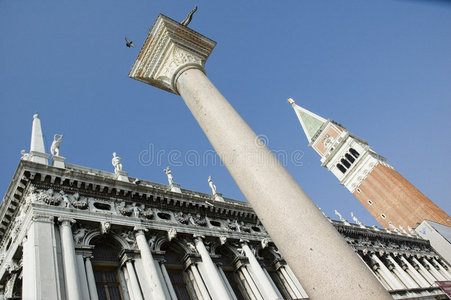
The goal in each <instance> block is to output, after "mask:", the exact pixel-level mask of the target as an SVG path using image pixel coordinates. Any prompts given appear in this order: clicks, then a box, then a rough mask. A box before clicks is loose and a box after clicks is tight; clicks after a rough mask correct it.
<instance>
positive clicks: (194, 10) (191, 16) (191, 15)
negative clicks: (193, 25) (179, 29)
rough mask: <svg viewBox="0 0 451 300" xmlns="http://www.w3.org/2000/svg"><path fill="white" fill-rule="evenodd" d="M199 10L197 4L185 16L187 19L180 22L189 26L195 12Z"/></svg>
mask: <svg viewBox="0 0 451 300" xmlns="http://www.w3.org/2000/svg"><path fill="white" fill-rule="evenodd" d="M196 10H197V5H196V6H195V7H194V8H193V9H192V10H191V11H190V12H189V13H188V16H187V17H186V18H185V20H183V21H182V22H180V24H182V26H185V27H187V26H188V24H189V23H190V22H191V20H192V19H193V14H194V13H195V12H196Z"/></svg>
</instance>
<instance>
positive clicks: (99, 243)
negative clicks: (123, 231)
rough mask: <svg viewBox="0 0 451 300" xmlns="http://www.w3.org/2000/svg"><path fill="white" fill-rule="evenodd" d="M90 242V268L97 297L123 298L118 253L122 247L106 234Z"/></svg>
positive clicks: (109, 299) (113, 299)
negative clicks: (91, 253)
mask: <svg viewBox="0 0 451 300" xmlns="http://www.w3.org/2000/svg"><path fill="white" fill-rule="evenodd" d="M91 244H92V245H94V249H93V256H94V258H93V259H92V268H93V271H94V278H95V281H96V288H97V295H98V297H99V299H100V300H103V299H105V300H122V299H124V297H123V291H122V288H121V284H120V275H119V253H120V251H121V250H122V247H121V246H120V245H119V244H118V243H117V242H116V241H115V240H113V239H112V238H109V237H107V236H101V237H98V238H96V239H94V240H93V241H92V242H91Z"/></svg>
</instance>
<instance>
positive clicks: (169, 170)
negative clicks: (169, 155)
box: [163, 166, 174, 185]
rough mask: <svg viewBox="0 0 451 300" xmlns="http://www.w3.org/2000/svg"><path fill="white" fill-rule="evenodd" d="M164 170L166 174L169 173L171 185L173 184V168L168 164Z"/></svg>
mask: <svg viewBox="0 0 451 300" xmlns="http://www.w3.org/2000/svg"><path fill="white" fill-rule="evenodd" d="M163 172H165V173H166V175H168V182H169V185H173V184H174V177H172V172H171V168H169V166H167V167H166V169H164V170H163Z"/></svg>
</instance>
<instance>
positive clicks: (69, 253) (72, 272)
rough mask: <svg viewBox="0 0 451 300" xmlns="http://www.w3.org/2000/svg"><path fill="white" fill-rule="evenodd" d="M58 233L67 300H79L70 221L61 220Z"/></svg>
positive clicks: (79, 293) (78, 285)
mask: <svg viewBox="0 0 451 300" xmlns="http://www.w3.org/2000/svg"><path fill="white" fill-rule="evenodd" d="M60 232H61V246H62V252H63V263H64V274H65V279H66V281H65V282H66V295H67V299H69V300H71V299H74V300H79V299H81V289H80V284H79V280H78V268H77V261H76V257H75V248H74V239H73V236H72V229H71V221H69V220H62V221H61V225H60Z"/></svg>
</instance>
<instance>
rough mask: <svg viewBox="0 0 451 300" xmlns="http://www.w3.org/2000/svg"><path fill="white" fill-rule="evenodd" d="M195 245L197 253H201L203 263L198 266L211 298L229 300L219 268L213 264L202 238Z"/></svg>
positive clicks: (198, 238)
mask: <svg viewBox="0 0 451 300" xmlns="http://www.w3.org/2000/svg"><path fill="white" fill-rule="evenodd" d="M194 243H195V245H196V249H197V252H199V254H200V257H201V258H202V261H201V262H198V263H197V266H198V268H199V271H200V273H201V274H202V278H204V281H205V284H206V285H207V288H208V291H209V292H210V295H211V297H212V298H213V299H227V298H228V297H229V293H228V292H227V288H226V286H225V285H224V282H223V281H222V279H221V277H220V275H219V271H218V268H217V266H216V265H215V264H214V263H213V260H212V259H211V257H210V254H209V253H208V250H207V248H205V245H204V242H203V241H202V237H196V238H195V239H194Z"/></svg>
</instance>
